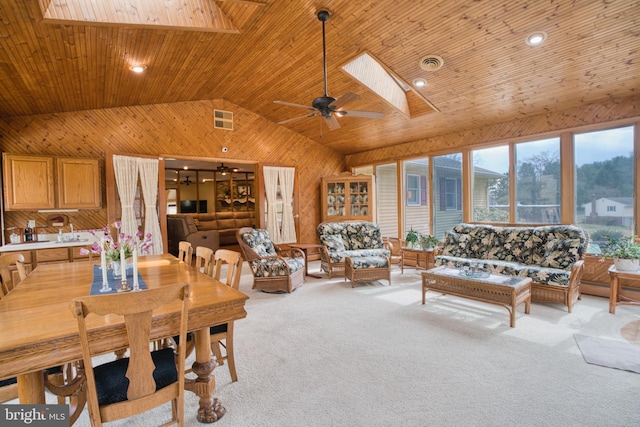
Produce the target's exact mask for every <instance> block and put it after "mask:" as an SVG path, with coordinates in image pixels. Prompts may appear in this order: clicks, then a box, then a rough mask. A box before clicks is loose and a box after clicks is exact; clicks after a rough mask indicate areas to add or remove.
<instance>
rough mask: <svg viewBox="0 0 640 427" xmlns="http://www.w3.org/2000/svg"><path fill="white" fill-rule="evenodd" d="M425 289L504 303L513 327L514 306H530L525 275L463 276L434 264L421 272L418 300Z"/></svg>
mask: <svg viewBox="0 0 640 427" xmlns="http://www.w3.org/2000/svg"><path fill="white" fill-rule="evenodd" d="M428 290H433V291H438V292H440V293H443V294H447V295H454V296H457V297H462V298H469V299H473V300H476V301H482V302H487V303H489V304H495V305H500V306H502V307H505V308H506V309H507V311H509V313H510V315H511V322H510V326H511V327H512V328H515V327H516V307H518V306H519V305H520V304H522V303H524V304H525V309H524V312H525V313H526V314H529V311H530V309H531V279H529V278H528V277H514V276H503V275H501V274H491V275H490V276H489V277H485V278H481V277H465V276H461V275H460V270H458V269H455V268H449V267H444V266H442V267H436V268H432V269H430V270H427V271H425V272H424V273H422V304H424V303H425V299H426V295H427V291H428Z"/></svg>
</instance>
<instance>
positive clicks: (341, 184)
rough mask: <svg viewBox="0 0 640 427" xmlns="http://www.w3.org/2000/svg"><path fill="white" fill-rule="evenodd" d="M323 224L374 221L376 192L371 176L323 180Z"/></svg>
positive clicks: (338, 177) (350, 176) (326, 178)
mask: <svg viewBox="0 0 640 427" xmlns="http://www.w3.org/2000/svg"><path fill="white" fill-rule="evenodd" d="M321 197H322V215H321V216H322V222H343V221H374V220H375V191H374V188H373V180H372V177H371V176H370V175H357V176H352V175H349V176H337V177H325V178H322V196H321Z"/></svg>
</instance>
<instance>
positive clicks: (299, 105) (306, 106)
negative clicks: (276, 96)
mask: <svg viewBox="0 0 640 427" xmlns="http://www.w3.org/2000/svg"><path fill="white" fill-rule="evenodd" d="M273 103H274V104H282V105H289V106H291V107H299V108H306V109H307V110H315V108H313V107H309V106H308V105H302V104H296V103H295V102H287V101H273Z"/></svg>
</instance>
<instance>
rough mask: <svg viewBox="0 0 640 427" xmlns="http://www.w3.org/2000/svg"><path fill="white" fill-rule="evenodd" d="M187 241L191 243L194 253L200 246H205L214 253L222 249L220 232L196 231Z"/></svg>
mask: <svg viewBox="0 0 640 427" xmlns="http://www.w3.org/2000/svg"><path fill="white" fill-rule="evenodd" d="M185 240H186V241H187V242H189V243H191V246H193V252H194V253H195V251H196V248H197V247H198V246H204V247H205V248H209V249H211V250H212V251H214V252H215V251H217V250H218V249H219V248H220V233H219V232H218V230H207V231H196V232H195V233H191V234H189V235H188V236H187V237H186V238H185Z"/></svg>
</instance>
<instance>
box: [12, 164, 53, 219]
mask: <svg viewBox="0 0 640 427" xmlns="http://www.w3.org/2000/svg"><path fill="white" fill-rule="evenodd" d="M2 170H3V178H4V196H5V199H4V200H5V206H4V208H5V210H8V211H17V210H37V209H53V208H55V207H56V205H55V193H54V191H55V190H54V185H53V183H54V181H53V157H46V156H24V155H18V154H6V153H4V154H3V155H2Z"/></svg>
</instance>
